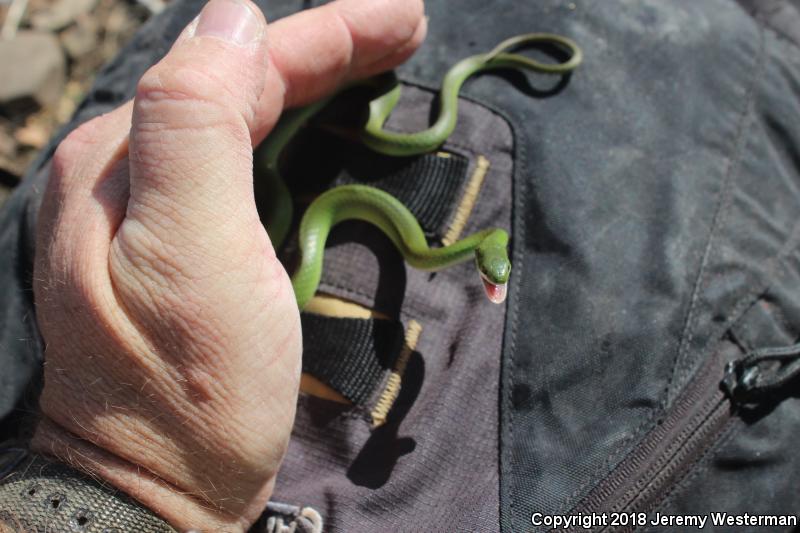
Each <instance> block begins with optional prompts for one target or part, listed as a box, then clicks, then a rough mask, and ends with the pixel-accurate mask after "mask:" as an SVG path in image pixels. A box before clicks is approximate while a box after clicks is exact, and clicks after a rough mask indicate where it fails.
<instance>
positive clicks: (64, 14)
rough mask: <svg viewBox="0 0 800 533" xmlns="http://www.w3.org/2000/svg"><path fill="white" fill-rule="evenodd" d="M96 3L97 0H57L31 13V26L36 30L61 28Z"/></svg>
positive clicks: (89, 9) (86, 11)
mask: <svg viewBox="0 0 800 533" xmlns="http://www.w3.org/2000/svg"><path fill="white" fill-rule="evenodd" d="M96 5H97V0H57V1H56V2H55V4H53V5H52V6H50V7H48V8H47V9H46V10H42V11H39V12H37V13H34V14H33V15H31V26H33V27H34V28H36V29H37V30H62V29H64V28H66V27H67V26H69V25H70V24H72V23H73V22H74V21H75V19H77V18H78V17H79V16H81V15H83V14H84V13H88V12H90V11H91V10H92V9H94V8H95V6H96Z"/></svg>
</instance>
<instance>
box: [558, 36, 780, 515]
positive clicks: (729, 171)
mask: <svg viewBox="0 0 800 533" xmlns="http://www.w3.org/2000/svg"><path fill="white" fill-rule="evenodd" d="M759 36H760V39H759V50H758V53H757V54H755V56H754V58H753V59H754V62H755V64H756V66H757V67H756V68H753V69H751V70H752V72H753V73H752V75H751V77H750V79H749V80H748V81H747V83H748V85H749V87H748V89H747V92H746V94H745V96H744V99H745V102H744V106H743V108H742V110H741V112H740V116H739V120H738V123H737V129H736V133H735V136H734V140H733V143H732V144H731V149H732V150H733V151H732V153H731V155H730V156H729V157H728V166H727V168H726V171H725V175H724V177H723V184H722V189H721V197H720V200H719V201H718V202H717V209H716V211H715V213H714V216H713V219H712V229H711V231H710V233H709V237H708V240H707V241H706V246H705V249H704V252H703V259H702V262H701V267H700V272H699V273H698V276H697V279H696V281H695V285H694V289H693V294H692V299H691V303H690V306H689V311H688V313H687V316H686V319H685V321H684V327H683V331H684V333H683V335H682V337H681V342H680V345H679V349H678V352H677V354H676V355H675V357H674V358H673V359H672V363H671V364H670V366H671V368H672V370H671V372H670V377H669V379H668V380H667V383H666V385H665V387H664V389H663V390H662V393H661V397H662V399H661V401H660V405H659V406H658V407H656V408H654V409H653V411H652V413H651V414H650V415H649V416H647V417H645V418H644V420H642V422H641V423H640V424H639V425H637V426H636V428H635V429H634V430H633V431H632V432H631V434H630V436H629V437H627V438H625V439H623V440H622V441H621V442H620V443H619V444H618V445H617V446H615V447H614V449H613V450H612V451H611V452H610V453H609V454H608V456H607V457H606V459H605V460H604V461H603V463H602V466H601V467H600V469H599V470H600V471H603V472H605V471H606V470H608V468H609V466H610V465H611V464H613V463H615V462H618V461H619V460H623V458H624V457H625V456H627V455H628V454H627V453H626V454H623V453H622V452H623V450H625V449H626V448H627V447H628V446H629V445H630V443H632V442H637V441H640V440H641V439H642V438H644V436H645V435H646V434H647V433H649V432H650V431H652V428H653V426H654V423H655V422H656V421H657V420H658V419H659V418H660V417H661V416H662V415H663V414H664V413H665V412H666V411H667V402H668V399H669V396H670V394H669V392H670V389H672V386H673V383H674V381H675V378H676V377H677V376H676V374H677V373H678V368H679V365H680V363H681V360H682V358H683V357H684V356H685V355H684V354H685V353H687V352H688V346H689V344H690V342H691V338H692V335H691V328H693V327H694V325H695V319H696V317H695V316H694V310H695V307H696V305H697V301H698V299H699V294H700V289H701V287H702V285H703V283H704V281H705V269H706V266H707V263H708V260H709V257H710V252H711V249H712V245H713V242H714V238H713V237H714V235H715V233H716V232H717V230H719V228H720V227H721V223H722V219H723V214H724V211H725V210H726V209H727V207H728V204H729V202H730V200H731V199H732V194H731V192H732V188H731V187H729V186H728V185H729V183H730V181H731V177H732V175H733V171H734V170H735V169H736V168H737V167H738V165H737V162H738V158H739V157H740V156H741V151H742V150H743V148H744V146H745V145H746V144H742V140H743V139H744V132H745V127H744V126H745V124H746V123H747V120H746V119H747V117H748V116H749V114H750V113H749V111H750V107H751V104H752V99H753V96H754V94H755V86H756V80H758V78H759V73H760V72H761V69H762V68H763V61H762V59H763V55H764V39H763V31H762V26H761V25H760V24H759ZM737 145H739V146H737ZM687 330H688V340H687V339H686V337H687ZM715 337H716V336H710V337H709V338H712V339H713V338H715ZM684 341H685V342H684ZM705 348H706V347H704V350H703V352H702V353H704V352H705ZM595 472H596V471H595ZM607 476H608V472H606V473H605V474H604V475H603V476H602V477H600V478H597V476H596V473H594V472H593V473H591V474H589V475H588V476H587V478H588V479H587V480H586V481H584V482H583V483H582V484H581V485H580V486H579V487H578V488H577V489H576V490H575V491H574V492H573V493H572V494H570V496H569V498H567V499H566V500H564V502H563V503H562V505H561V507H560V510H561V512H563V511H564V510H569V509H572V508H574V506H575V505H576V504H578V503H579V502H580V497H581V494H583V493H584V492H586V489H587V488H589V487H594V486H596V485H597V483H598V482H600V481H602V480H603V479H605V478H606V477H607Z"/></svg>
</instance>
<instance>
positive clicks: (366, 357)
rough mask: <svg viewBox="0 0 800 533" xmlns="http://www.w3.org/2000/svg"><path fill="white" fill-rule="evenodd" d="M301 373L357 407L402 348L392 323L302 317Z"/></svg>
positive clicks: (399, 334) (363, 403) (395, 324)
mask: <svg viewBox="0 0 800 533" xmlns="http://www.w3.org/2000/svg"><path fill="white" fill-rule="evenodd" d="M301 322H302V326H303V346H304V348H303V372H307V373H309V374H311V375H312V376H314V377H316V378H318V379H319V380H320V381H322V382H324V383H325V384H327V385H329V386H330V387H331V388H333V389H334V390H335V391H337V392H338V393H340V394H341V395H342V396H344V397H345V398H347V399H348V400H350V401H351V402H353V403H354V404H357V405H360V406H362V407H363V406H366V404H367V400H368V399H369V398H370V396H371V395H372V394H374V393H375V392H376V391H377V390H378V387H379V386H380V384H381V382H382V381H383V379H384V378H385V377H386V376H385V375H386V372H387V370H389V369H391V368H392V367H393V366H394V363H395V361H396V360H397V356H398V355H399V354H400V350H401V349H402V347H403V325H402V324H400V323H399V322H397V321H395V320H380V319H376V320H371V319H360V318H335V317H327V316H321V315H315V314H313V313H302V314H301Z"/></svg>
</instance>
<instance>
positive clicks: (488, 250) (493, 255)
mask: <svg viewBox="0 0 800 533" xmlns="http://www.w3.org/2000/svg"><path fill="white" fill-rule="evenodd" d="M475 264H476V266H477V267H478V273H479V274H480V277H481V282H483V288H484V290H485V291H486V296H487V297H488V298H489V300H490V301H491V302H492V303H496V304H501V303H503V302H504V301H505V299H506V294H507V292H508V278H509V276H510V275H511V262H510V261H509V260H508V252H507V251H506V247H505V246H487V247H481V246H479V247H478V248H476V249H475Z"/></svg>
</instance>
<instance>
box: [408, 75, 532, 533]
mask: <svg viewBox="0 0 800 533" xmlns="http://www.w3.org/2000/svg"><path fill="white" fill-rule="evenodd" d="M402 81H403V83H404V84H407V85H412V86H416V87H419V88H422V89H426V90H429V91H435V90H436V89H434V88H432V87H430V86H429V85H428V84H426V83H425V82H422V81H420V80H419V79H417V78H415V77H413V76H410V75H408V74H406V73H403V76H402ZM459 98H460V99H463V100H466V101H468V102H472V103H475V104H478V105H480V106H483V107H484V108H485V109H487V110H489V111H490V112H492V113H494V114H495V115H497V116H498V117H500V118H501V119H502V120H503V121H504V122H505V123H506V125H507V126H508V127H509V130H510V132H511V142H512V147H511V150H510V152H509V153H510V155H511V162H512V170H511V187H512V191H511V194H512V197H513V198H512V202H511V226H512V233H511V241H510V246H511V252H512V257H513V258H514V264H515V265H517V268H518V269H519V270H521V269H522V268H523V257H524V254H523V253H522V252H521V251H520V249H519V247H518V246H516V245H515V242H524V240H525V225H524V224H523V223H522V213H523V212H524V205H525V202H524V200H525V197H526V194H527V186H526V183H525V180H524V179H523V178H522V177H521V176H522V170H523V169H524V168H525V163H526V156H527V154H526V151H525V146H526V143H525V142H524V141H526V139H527V137H526V136H525V134H524V130H522V129H519V130H518V129H517V128H516V124H515V123H514V122H513V121H512V120H511V119H510V118H509V115H507V114H506V113H505V112H504V111H502V110H500V109H497V108H496V107H495V106H494V105H493V104H491V103H489V102H486V101H485V100H483V99H481V98H476V97H474V96H467V95H465V94H460V95H459ZM517 141H519V142H517ZM446 146H447V147H448V148H449V147H450V146H459V145H458V144H456V143H449V142H448V144H447V145H446ZM459 147H461V148H464V149H466V150H469V151H472V149H471V148H468V147H463V146H459ZM518 278H519V276H512V281H511V283H512V284H514V285H513V286H512V287H511V288H510V289H516V290H509V298H508V300H507V302H508V305H507V307H506V312H505V316H506V320H505V324H504V327H505V331H504V333H503V347H502V349H501V350H502V351H501V363H502V360H503V354H504V353H506V347H507V348H508V350H507V353H508V371H507V372H505V373H504V372H503V368H502V366H501V372H500V381H499V387H498V389H499V390H498V402H499V403H500V406H501V409H500V412H499V417H500V418H501V422H500V424H498V428H497V429H498V442H497V444H498V454H497V455H498V461H497V463H498V464H497V466H498V469H499V474H500V479H499V483H498V487H497V490H498V496H499V497H498V503H499V505H500V509H499V512H498V520H499V521H500V523H499V524H498V526H499V529H500V530H501V531H502V530H503V527H502V525H503V516H504V513H503V509H502V505H503V501H504V497H503V478H504V477H505V478H506V479H510V481H509V482H508V483H509V490H508V514H507V516H508V519H509V522H511V523H513V521H514V509H515V507H516V504H515V501H514V497H515V493H516V482H515V480H514V477H513V476H511V477H510V478H509V476H508V475H505V474H511V473H512V469H511V467H507V466H506V461H505V460H504V457H503V453H502V451H503V442H504V440H505V439H503V430H504V429H507V431H508V441H509V442H512V443H513V442H514V429H513V426H514V424H513V419H514V415H513V411H512V409H502V407H503V406H504V405H506V403H508V404H510V403H511V390H512V388H511V387H510V386H509V385H513V379H514V368H515V360H514V355H515V353H516V343H517V330H518V324H519V313H518V312H517V310H518V309H519V298H520V297H519V292H520V291H519V287H520V282H519V281H517V279H518ZM509 316H510V317H511V318H510V319H509ZM506 382H508V383H506ZM503 416H507V417H508V423H507V424H505V425H504V424H503V420H502V417H503Z"/></svg>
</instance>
